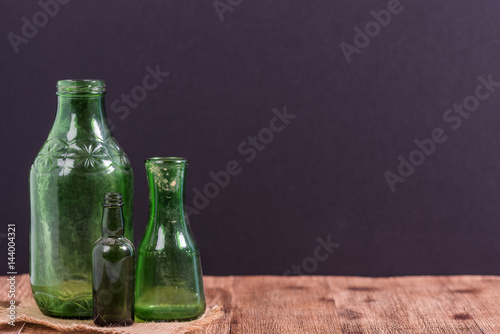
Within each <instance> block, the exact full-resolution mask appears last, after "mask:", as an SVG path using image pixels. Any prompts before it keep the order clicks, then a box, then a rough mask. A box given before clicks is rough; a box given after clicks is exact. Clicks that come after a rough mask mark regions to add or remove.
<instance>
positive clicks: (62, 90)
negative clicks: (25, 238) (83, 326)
mask: <svg viewBox="0 0 500 334" xmlns="http://www.w3.org/2000/svg"><path fill="white" fill-rule="evenodd" d="M104 94H105V86H104V82H103V81H102V80H61V81H58V83H57V95H58V107H57V114H56V118H55V122H54V125H53V126H52V130H51V131H50V133H49V136H48V138H47V141H46V142H45V143H44V145H43V147H42V149H41V150H40V152H39V153H38V155H37V156H36V158H35V161H34V163H33V165H32V166H31V171H30V207H31V230H30V252H31V256H30V279H31V287H32V291H33V296H34V298H35V301H36V303H37V305H38V307H39V308H40V310H41V311H42V312H43V313H44V314H46V315H50V316H57V317H71V318H90V319H91V318H92V315H93V312H92V255H91V254H92V245H93V244H94V242H95V241H96V240H97V239H99V238H100V236H101V215H102V209H101V207H102V206H101V205H102V197H103V196H104V194H105V193H106V192H108V191H114V192H119V193H122V194H123V195H124V196H125V210H124V219H125V236H126V237H127V238H128V239H129V240H132V238H133V227H132V196H133V175H132V169H131V166H130V162H129V160H128V158H127V156H126V155H125V153H124V152H123V150H122V149H121V147H120V146H119V145H118V143H117V142H116V140H115V139H114V137H113V135H112V133H111V131H110V129H109V127H108V124H107V121H106V113H105V107H104Z"/></svg>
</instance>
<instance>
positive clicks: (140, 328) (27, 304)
mask: <svg viewBox="0 0 500 334" xmlns="http://www.w3.org/2000/svg"><path fill="white" fill-rule="evenodd" d="M29 284H30V283H29V276H28V274H24V275H18V276H16V324H19V323H22V322H27V323H32V324H38V325H43V326H47V327H50V328H53V329H55V330H58V331H61V332H65V333H72V332H82V331H85V332H88V333H130V334H150V333H165V334H169V333H189V332H193V331H197V330H203V329H204V328H206V327H208V325H210V324H211V323H212V322H214V321H216V320H217V319H219V318H220V317H222V315H223V314H224V312H223V311H222V308H221V307H220V306H218V305H211V306H207V310H206V311H205V314H204V315H203V316H202V317H201V318H200V319H197V320H194V321H189V322H148V323H134V324H133V325H132V326H129V327H97V326H95V325H94V322H93V321H92V320H74V319H59V318H52V317H48V316H45V315H44V314H43V313H42V312H40V310H39V309H38V307H37V306H36V304H35V300H34V299H33V296H32V294H31V288H30V285H29ZM0 291H8V282H7V277H5V276H2V277H0ZM5 295H7V294H5ZM2 299H3V300H0V305H1V307H0V325H2V324H6V323H8V321H9V318H8V317H7V315H8V310H7V308H6V307H8V306H9V304H8V303H9V301H8V300H5V298H3V297H2Z"/></svg>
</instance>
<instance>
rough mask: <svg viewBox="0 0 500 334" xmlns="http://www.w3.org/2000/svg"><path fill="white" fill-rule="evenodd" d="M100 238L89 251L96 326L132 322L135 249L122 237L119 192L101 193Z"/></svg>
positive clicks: (121, 205) (129, 323) (120, 196)
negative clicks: (103, 194)
mask: <svg viewBox="0 0 500 334" xmlns="http://www.w3.org/2000/svg"><path fill="white" fill-rule="evenodd" d="M103 207H104V211H103V215H102V238H101V239H99V240H97V241H96V243H95V244H94V248H93V251H92V296H93V301H94V323H95V324H96V325H97V326H130V325H132V324H133V323H134V289H135V249H134V245H133V244H132V243H131V242H130V241H129V240H128V239H127V238H125V237H124V235H123V230H124V224H123V210H122V207H123V200H122V195H121V194H119V193H107V194H106V195H105V196H104V204H103Z"/></svg>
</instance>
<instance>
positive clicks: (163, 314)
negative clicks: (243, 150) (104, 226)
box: [135, 158, 205, 321]
mask: <svg viewBox="0 0 500 334" xmlns="http://www.w3.org/2000/svg"><path fill="white" fill-rule="evenodd" d="M187 163H188V162H187V160H186V159H184V158H151V159H148V160H146V162H145V164H146V173H147V177H148V185H149V220H148V225H147V227H146V232H145V234H144V237H143V239H142V240H141V243H140V244H139V250H138V255H137V273H136V285H135V286H136V290H135V297H136V302H135V317H136V321H174V320H178V321H186V320H192V319H196V318H198V317H200V316H201V315H202V314H203V312H204V311H205V293H204V290H203V277H202V273H201V263H200V255H199V251H198V247H197V246H196V243H195V240H194V238H193V236H192V232H191V229H190V228H189V223H188V222H187V217H186V216H185V213H184V187H185V184H184V179H185V173H186V167H187Z"/></svg>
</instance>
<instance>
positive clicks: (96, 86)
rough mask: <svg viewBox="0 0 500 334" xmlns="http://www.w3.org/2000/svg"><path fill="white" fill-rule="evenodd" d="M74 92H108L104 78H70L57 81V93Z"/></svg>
mask: <svg viewBox="0 0 500 334" xmlns="http://www.w3.org/2000/svg"><path fill="white" fill-rule="evenodd" d="M66 94H69V95H72V94H91V95H104V94H106V84H105V83H104V80H95V79H68V80H59V81H58V82H57V95H66Z"/></svg>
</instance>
